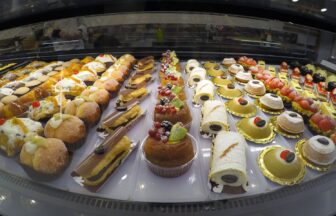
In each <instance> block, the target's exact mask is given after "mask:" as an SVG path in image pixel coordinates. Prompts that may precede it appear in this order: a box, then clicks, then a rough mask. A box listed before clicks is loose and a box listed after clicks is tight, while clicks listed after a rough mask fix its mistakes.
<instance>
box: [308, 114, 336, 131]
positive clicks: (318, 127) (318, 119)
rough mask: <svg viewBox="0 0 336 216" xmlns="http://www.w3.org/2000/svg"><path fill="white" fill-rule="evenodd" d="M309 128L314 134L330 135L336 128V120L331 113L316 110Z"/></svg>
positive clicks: (310, 120)
mask: <svg viewBox="0 0 336 216" xmlns="http://www.w3.org/2000/svg"><path fill="white" fill-rule="evenodd" d="M308 128H309V130H310V131H311V132H312V133H313V134H320V135H324V136H330V135H331V134H332V133H333V132H334V131H335V130H336V120H335V119H333V118H332V117H330V116H329V115H325V114H322V113H320V112H316V113H314V114H313V115H312V116H311V117H310V119H309V122H308Z"/></svg>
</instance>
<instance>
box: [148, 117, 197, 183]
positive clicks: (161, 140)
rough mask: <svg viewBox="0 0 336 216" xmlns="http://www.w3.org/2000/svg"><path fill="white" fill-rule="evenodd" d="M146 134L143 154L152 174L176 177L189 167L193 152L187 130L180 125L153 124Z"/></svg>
mask: <svg viewBox="0 0 336 216" xmlns="http://www.w3.org/2000/svg"><path fill="white" fill-rule="evenodd" d="M148 134H149V136H148V137H147V139H146V140H145V142H144V146H143V154H144V156H145V159H146V162H147V165H148V167H149V169H150V170H151V171H152V172H153V173H154V174H156V175H159V176H163V177H176V176H179V175H182V174H183V173H185V172H186V171H187V170H188V169H189V168H190V167H191V164H192V161H193V159H194V157H195V150H194V146H193V143H192V140H191V137H190V136H189V135H188V134H187V129H185V128H184V127H183V125H182V124H181V123H176V124H174V125H173V124H172V123H171V122H169V121H163V122H155V123H154V126H153V128H152V129H150V130H149V131H148Z"/></svg>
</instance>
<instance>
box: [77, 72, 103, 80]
mask: <svg viewBox="0 0 336 216" xmlns="http://www.w3.org/2000/svg"><path fill="white" fill-rule="evenodd" d="M72 76H73V77H75V78H77V79H80V80H82V81H86V80H88V79H90V78H92V79H93V80H96V79H97V75H96V74H94V73H93V72H90V71H80V72H79V73H78V74H75V75H72Z"/></svg>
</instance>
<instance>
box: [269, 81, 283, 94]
mask: <svg viewBox="0 0 336 216" xmlns="http://www.w3.org/2000/svg"><path fill="white" fill-rule="evenodd" d="M284 86H285V83H284V82H283V81H282V80H281V79H279V78H277V77H272V78H269V79H267V80H266V81H265V87H266V90H267V92H271V93H275V94H276V93H277V92H278V91H279V90H280V89H281V88H282V87H284Z"/></svg>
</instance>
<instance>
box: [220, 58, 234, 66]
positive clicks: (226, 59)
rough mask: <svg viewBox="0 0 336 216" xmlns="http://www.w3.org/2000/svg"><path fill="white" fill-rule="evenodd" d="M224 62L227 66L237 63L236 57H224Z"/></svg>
mask: <svg viewBox="0 0 336 216" xmlns="http://www.w3.org/2000/svg"><path fill="white" fill-rule="evenodd" d="M222 64H223V65H224V66H225V67H230V66H231V65H233V64H236V60H235V59H234V58H224V59H223V61H222Z"/></svg>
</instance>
